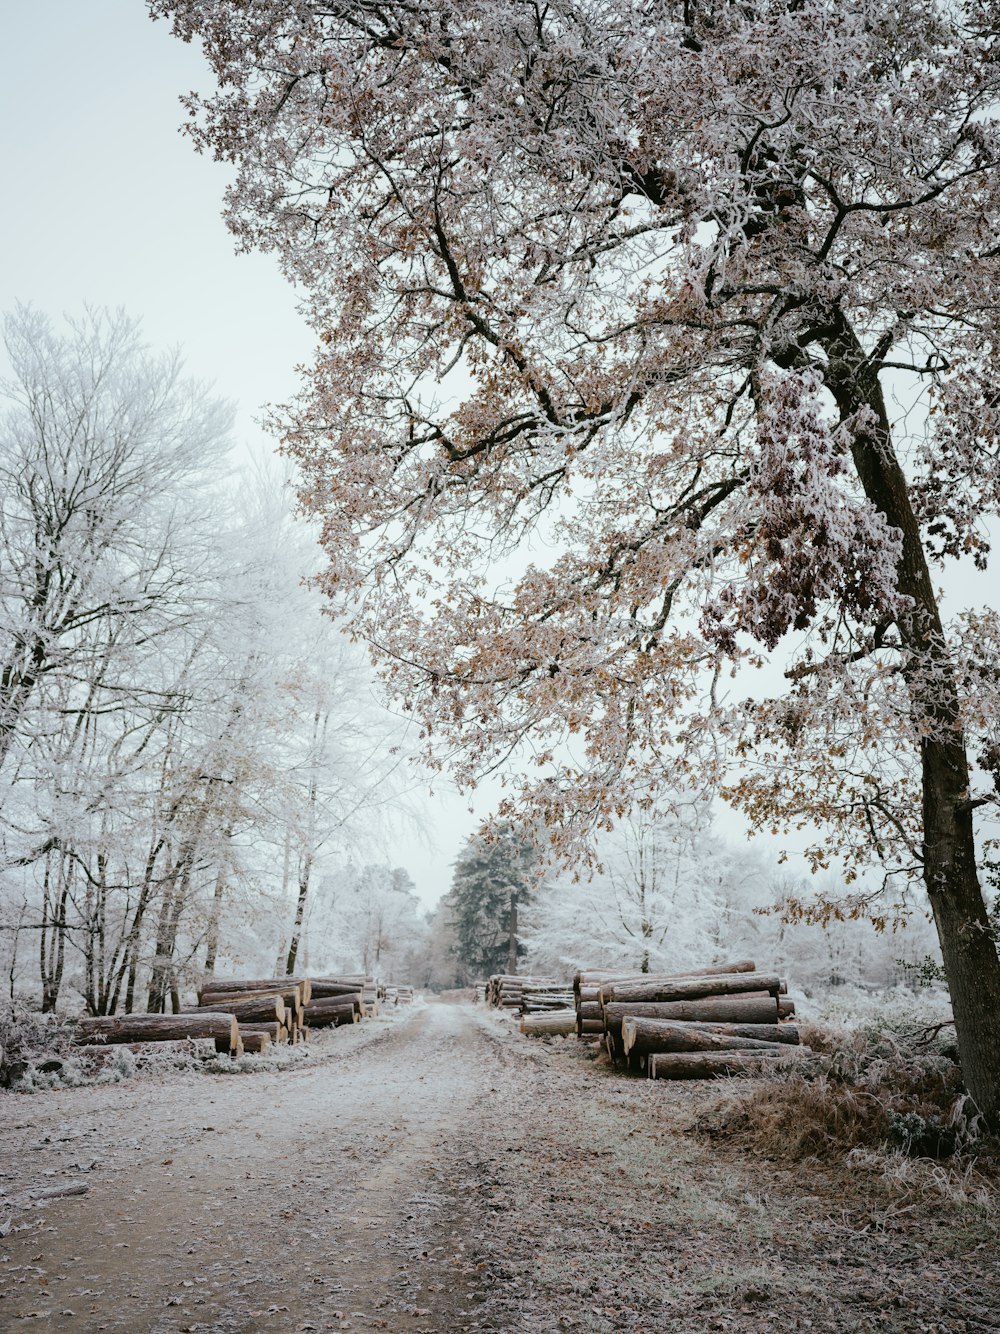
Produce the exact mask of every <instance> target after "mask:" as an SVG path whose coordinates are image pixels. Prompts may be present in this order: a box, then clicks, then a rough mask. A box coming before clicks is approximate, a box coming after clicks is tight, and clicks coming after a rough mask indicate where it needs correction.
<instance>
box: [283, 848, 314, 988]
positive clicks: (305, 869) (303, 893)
mask: <svg viewBox="0 0 1000 1334" xmlns="http://www.w3.org/2000/svg"><path fill="white" fill-rule="evenodd" d="M311 872H312V853H311V852H307V853H306V854H305V856H304V857H303V859H302V868H301V871H300V872H299V896H298V899H297V900H296V903H295V925H294V927H293V928H292V941H291V944H290V945H289V947H288V958H287V959H286V960H285V972H286V973H287V974H288V976H289V977H291V975H292V974H293V973H294V972H295V960H296V958H297V957H298V953H299V941H300V939H301V937H302V923H303V922H304V921H305V915H306V898H307V897H308V894H309V876H310V874H311Z"/></svg>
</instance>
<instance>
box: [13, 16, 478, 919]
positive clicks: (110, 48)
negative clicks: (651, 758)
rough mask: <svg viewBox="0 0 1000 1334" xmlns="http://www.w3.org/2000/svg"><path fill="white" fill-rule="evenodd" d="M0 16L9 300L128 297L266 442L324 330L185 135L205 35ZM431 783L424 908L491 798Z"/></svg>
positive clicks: (154, 335)
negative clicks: (307, 319)
mask: <svg viewBox="0 0 1000 1334" xmlns="http://www.w3.org/2000/svg"><path fill="white" fill-rule="evenodd" d="M0 20H2V23H0V37H2V45H0V125H2V126H3V128H4V141H3V147H2V150H0V151H2V159H3V182H4V187H5V188H4V192H3V206H2V208H0V255H2V257H3V262H2V264H0V310H8V309H10V307H11V306H12V305H13V303H14V302H15V301H22V302H30V303H31V304H33V305H35V306H37V307H39V308H40V309H41V310H44V311H46V312H47V313H49V314H51V315H53V316H58V315H60V314H62V313H63V312H66V313H70V314H72V313H75V312H78V311H79V310H80V308H81V306H82V305H83V304H84V303H85V302H91V303H93V304H94V305H99V306H112V307H114V306H123V307H124V308H125V309H126V310H127V311H128V312H129V314H131V315H135V316H139V317H141V318H142V319H143V322H144V327H145V332H146V336H147V338H148V341H149V342H150V344H151V345H152V346H154V347H165V346H173V345H179V346H180V347H181V348H182V349H183V351H184V354H185V357H186V360H187V367H188V370H189V372H190V373H191V374H193V375H195V376H196V377H198V378H199V379H205V380H210V381H212V382H213V383H214V385H215V387H216V390H217V391H218V392H219V393H220V394H222V395H223V396H224V397H226V398H229V399H232V400H234V401H235V402H236V403H237V405H238V417H237V438H238V439H239V440H241V441H243V442H245V443H246V444H247V445H248V446H250V447H251V448H254V449H256V450H258V451H259V450H260V449H264V448H271V447H272V442H271V441H269V440H268V438H267V437H266V436H265V435H264V433H263V432H262V431H261V430H260V428H259V427H258V426H257V424H256V419H257V418H258V417H259V415H260V412H259V410H260V408H261V406H262V405H263V404H265V403H268V402H281V401H283V400H284V399H286V398H287V397H289V396H290V395H291V393H292V392H293V391H294V389H295V383H296V381H295V374H294V367H295V366H296V365H297V364H303V363H306V362H308V361H309V360H310V357H311V346H312V340H311V338H310V336H309V333H308V330H307V328H306V326H305V324H304V322H303V321H302V320H300V319H299V317H298V315H297V314H296V310H295V299H294V296H293V293H292V289H291V287H290V286H289V285H288V284H287V283H286V282H285V281H284V279H283V278H282V277H281V275H280V273H279V272H278V267H277V262H276V260H274V259H273V258H271V257H269V256H261V255H237V254H236V253H235V250H234V245H233V240H232V238H231V237H230V235H229V232H228V231H227V230H226V227H225V225H224V224H223V222H222V219H221V209H222V193H223V190H224V188H225V186H226V184H227V181H228V173H227V168H226V167H224V166H222V165H220V164H217V163H215V162H212V161H211V160H210V159H208V158H204V157H199V156H198V154H196V153H195V151H194V149H193V147H192V146H191V143H190V141H189V140H188V139H186V138H184V137H183V136H181V134H180V133H179V132H178V127H179V126H180V124H181V123H182V121H183V120H184V118H185V112H184V111H183V108H182V107H181V106H180V105H179V103H178V100H177V99H178V97H179V96H180V94H181V93H184V92H187V91H189V90H190V89H192V88H205V89H207V88H209V87H211V86H212V84H211V79H210V76H209V74H208V70H207V67H206V66H205V65H204V63H203V61H202V59H201V56H200V53H199V51H198V49H197V48H195V47H191V46H185V45H184V44H183V43H182V42H179V41H177V40H176V38H174V37H172V36H171V35H170V29H169V26H168V25H167V24H166V23H163V22H160V23H155V24H154V23H152V22H151V21H150V19H149V18H148V16H147V13H146V8H145V5H144V3H143V0H0ZM435 788H436V791H437V795H436V796H434V797H428V799H427V823H426V832H427V837H428V840H429V841H430V842H431V843H432V844H433V845H434V847H433V850H431V849H430V848H428V847H426V846H421V845H420V844H419V843H417V842H416V841H407V842H406V843H401V844H400V845H399V846H398V847H397V848H395V849H393V850H392V853H391V860H392V861H393V863H394V864H397V865H403V866H406V867H407V869H408V870H409V871H410V873H411V875H413V877H414V879H415V880H416V882H417V889H418V892H419V894H420V897H421V898H422V900H423V901H424V902H425V903H426V904H428V905H431V904H433V903H435V902H436V901H437V899H438V898H439V897H440V895H441V894H442V893H443V892H444V891H445V890H446V889H447V888H448V886H449V884H450V883H451V864H452V862H453V861H454V860H455V858H456V857H457V855H458V853H459V851H460V849H461V846H462V844H463V843H464V841H465V838H466V837H467V835H468V834H469V833H470V832H471V831H472V830H473V829H474V828H475V826H476V824H477V823H478V820H479V819H480V818H481V817H482V816H483V815H484V814H486V813H487V808H486V805H485V804H483V805H481V806H480V807H478V808H477V812H476V815H474V816H473V815H470V814H469V813H468V810H467V803H466V802H465V801H464V800H463V799H460V798H458V797H457V796H454V795H452V794H450V793H449V792H448V791H447V784H446V783H444V782H443V781H438V782H437V783H436V784H435ZM379 859H381V858H379Z"/></svg>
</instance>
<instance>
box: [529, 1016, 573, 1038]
mask: <svg viewBox="0 0 1000 1334" xmlns="http://www.w3.org/2000/svg"><path fill="white" fill-rule="evenodd" d="M521 1032H522V1033H524V1034H526V1035H527V1036H528V1037H549V1036H551V1035H553V1034H569V1033H575V1032H576V1011H575V1010H570V1009H564V1010H550V1011H549V1012H548V1013H545V1014H526V1015H525V1016H524V1017H523V1018H522V1020H521Z"/></svg>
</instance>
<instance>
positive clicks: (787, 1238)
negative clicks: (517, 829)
mask: <svg viewBox="0 0 1000 1334" xmlns="http://www.w3.org/2000/svg"><path fill="white" fill-rule="evenodd" d="M704 1097H705V1094H704V1093H703V1092H697V1091H692V1090H679V1089H676V1088H670V1087H669V1086H663V1085H656V1084H649V1083H648V1082H641V1081H640V1082H635V1081H626V1080H622V1079H619V1078H616V1077H614V1076H612V1075H610V1074H609V1072H608V1071H606V1070H604V1069H601V1068H599V1067H598V1066H596V1065H595V1064H594V1062H593V1061H592V1060H590V1059H588V1058H586V1057H585V1056H584V1055H583V1054H582V1053H579V1052H577V1051H576V1050H575V1049H574V1048H573V1046H572V1045H571V1044H562V1045H557V1046H554V1047H548V1046H546V1045H544V1044H530V1043H528V1042H527V1041H526V1040H524V1039H521V1038H520V1037H519V1036H518V1035H517V1034H515V1033H514V1032H513V1031H512V1030H511V1028H510V1026H509V1024H505V1023H504V1022H503V1021H501V1020H498V1019H497V1018H495V1017H493V1016H490V1015H485V1014H483V1013H482V1012H480V1011H475V1010H473V1009H472V1008H471V1007H465V1006H447V1005H431V1006H427V1007H425V1008H421V1009H417V1010H414V1011H413V1012H411V1013H409V1014H408V1015H407V1016H406V1017H405V1018H403V1019H402V1020H400V1021H398V1022H393V1023H388V1024H380V1023H378V1022H376V1023H374V1024H366V1025H360V1026H358V1027H356V1028H354V1029H350V1030H341V1031H338V1032H336V1033H331V1034H329V1035H328V1036H327V1037H325V1038H323V1040H322V1041H321V1042H320V1043H318V1044H317V1046H316V1049H315V1051H314V1052H313V1053H312V1054H311V1056H310V1058H309V1061H308V1062H307V1063H305V1064H303V1065H300V1066H297V1067H295V1068H291V1069H286V1070H281V1071H276V1072H274V1073H266V1074H256V1075H252V1076H235V1075H234V1076H207V1075H204V1074H197V1073H186V1074H171V1075H168V1076H163V1077H159V1078H157V1079H151V1078H149V1077H143V1078H141V1079H137V1080H135V1081H132V1082H130V1083H127V1084H123V1085H113V1086H106V1087H100V1088H94V1087H90V1088H83V1089H77V1090H72V1089H68V1090H61V1091H57V1092H52V1093H44V1094H38V1095H35V1096H32V1097H27V1096H22V1097H17V1096H8V1097H6V1098H5V1099H4V1100H3V1102H2V1103H0V1115H6V1117H7V1119H8V1125H7V1127H6V1128H5V1131H4V1137H3V1144H4V1147H3V1151H2V1160H0V1169H2V1172H3V1177H2V1179H0V1187H2V1190H3V1195H4V1197H5V1199H6V1200H7V1202H8V1205H9V1206H12V1213H13V1220H14V1224H15V1228H14V1230H13V1231H11V1232H10V1234H9V1235H8V1236H7V1237H6V1238H5V1240H3V1241H2V1242H0V1328H2V1329H4V1330H7V1329H15V1330H20V1329H25V1328H35V1329H46V1330H80V1331H84V1330H85V1331H98V1330H114V1331H121V1330H129V1331H151V1332H153V1334H175V1332H176V1331H182V1330H190V1331H200V1332H201V1334H223V1332H224V1331H225V1332H231V1334H251V1332H255V1331H266V1332H267V1334H293V1331H303V1330H317V1331H330V1330H351V1331H357V1332H358V1334H361V1331H368V1330H386V1331H390V1334H408V1332H410V1331H412V1332H413V1334H452V1331H455V1332H457V1331H465V1330H468V1331H497V1332H500V1331H503V1332H504V1334H522V1332H523V1334H555V1331H561V1330H566V1329H572V1330H577V1331H583V1332H584V1334H604V1332H605V1331H613V1330H628V1331H633V1334H635V1332H639V1331H642V1332H644V1334H661V1331H666V1330H668V1329H669V1330H672V1331H690V1334H695V1331H698V1332H700V1331H703V1330H731V1331H738V1332H739V1334H751V1332H753V1334H757V1332H758V1331H764V1330H781V1331H782V1334H785V1331H788V1330H793V1329H813V1330H822V1331H844V1332H846V1331H855V1330H886V1331H893V1332H895V1331H900V1332H901V1334H902V1332H904V1331H905V1332H908V1331H914V1332H916V1331H924V1332H926V1331H936V1332H937V1334H945V1332H946V1331H948V1332H950V1331H959V1330H962V1331H966V1330H975V1331H982V1330H984V1329H990V1330H1000V1298H998V1294H1000V1270H998V1262H997V1247H996V1227H995V1225H994V1222H993V1221H991V1220H989V1219H988V1218H985V1217H984V1218H982V1219H980V1218H978V1217H975V1218H973V1217H972V1216H971V1215H969V1214H968V1211H967V1210H966V1211H965V1212H961V1211H960V1212H959V1213H955V1212H954V1211H949V1210H948V1209H946V1208H944V1206H942V1210H941V1211H940V1214H939V1216H938V1217H936V1218H932V1219H930V1220H929V1219H928V1218H927V1216H926V1214H925V1213H922V1214H921V1215H920V1217H919V1218H916V1217H915V1216H911V1215H908V1213H907V1211H906V1210H900V1209H899V1208H898V1207H896V1206H891V1207H890V1206H889V1205H888V1204H886V1202H885V1201H880V1200H879V1198H878V1197H877V1195H871V1194H868V1195H866V1194H864V1193H863V1192H862V1193H861V1194H858V1193H856V1192H854V1193H852V1196H851V1198H850V1199H844V1198H839V1197H838V1192H839V1191H840V1190H841V1189H842V1188H843V1186H844V1180H843V1178H841V1179H840V1180H839V1181H838V1179H837V1178H836V1177H835V1176H829V1175H823V1174H822V1173H818V1172H817V1171H816V1169H814V1168H811V1169H803V1168H797V1169H795V1170H794V1171H793V1170H782V1169H776V1168H773V1167H771V1166H770V1165H768V1164H762V1163H759V1162H754V1161H744V1162H741V1161H739V1160H736V1159H734V1158H732V1157H731V1156H730V1157H729V1158H727V1156H726V1155H725V1154H724V1153H720V1152H719V1151H718V1150H715V1149H713V1148H712V1147H711V1146H710V1145H708V1144H706V1142H705V1141H704V1140H703V1139H701V1138H700V1137H699V1136H697V1134H692V1118H694V1117H696V1116H697V1114H698V1109H699V1106H700V1105H701V1103H700V1101H699V1100H700V1099H703V1098H704ZM82 1184H85V1185H87V1186H88V1187H89V1189H88V1191H87V1193H86V1194H85V1195H79V1196H63V1197H58V1198H55V1199H52V1200H50V1201H48V1202H46V1201H44V1200H41V1201H39V1200H38V1199H37V1196H38V1195H40V1194H41V1193H42V1192H44V1191H45V1190H47V1189H48V1190H56V1189H60V1188H63V1187H66V1186H73V1185H82ZM32 1197H35V1198H32ZM5 1214H6V1211H5V1210H2V1209H0V1222H2V1221H3V1218H4V1217H5ZM928 1228H930V1235H928Z"/></svg>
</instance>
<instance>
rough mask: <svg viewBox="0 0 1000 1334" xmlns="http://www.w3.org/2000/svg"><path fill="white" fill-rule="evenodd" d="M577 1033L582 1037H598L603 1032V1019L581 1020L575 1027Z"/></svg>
mask: <svg viewBox="0 0 1000 1334" xmlns="http://www.w3.org/2000/svg"><path fill="white" fill-rule="evenodd" d="M576 1031H577V1033H578V1034H579V1035H580V1036H581V1037H583V1036H588V1037H590V1036H599V1035H600V1034H602V1033H603V1032H604V1020H603V1019H581V1020H578V1022H577V1026H576Z"/></svg>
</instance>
